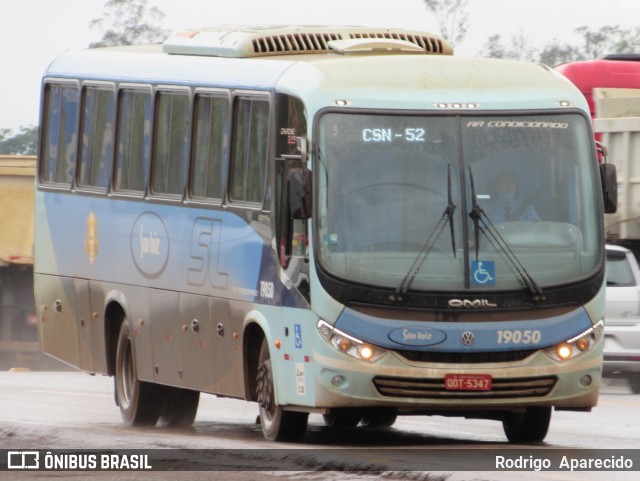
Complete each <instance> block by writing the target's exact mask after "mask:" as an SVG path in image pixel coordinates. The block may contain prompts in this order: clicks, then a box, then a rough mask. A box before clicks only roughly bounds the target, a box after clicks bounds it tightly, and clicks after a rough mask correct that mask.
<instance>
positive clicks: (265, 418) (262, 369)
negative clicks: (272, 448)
mask: <svg viewBox="0 0 640 481" xmlns="http://www.w3.org/2000/svg"><path fill="white" fill-rule="evenodd" d="M256 394H257V397H258V405H259V409H260V425H261V426H262V433H263V434H264V437H265V438H266V439H268V440H269V441H285V442H286V441H289V442H295V441H300V440H301V439H302V438H303V437H304V434H305V432H306V430H307V421H308V418H309V413H302V412H294V411H285V410H284V409H282V406H278V405H277V404H276V402H275V393H274V384H273V370H272V368H271V357H270V354H269V345H268V344H267V340H266V339H263V340H262V345H261V346H260V355H259V357H258V374H257V379H256Z"/></svg>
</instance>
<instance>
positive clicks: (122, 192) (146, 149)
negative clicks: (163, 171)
mask: <svg viewBox="0 0 640 481" xmlns="http://www.w3.org/2000/svg"><path fill="white" fill-rule="evenodd" d="M129 92H135V93H139V94H147V95H148V98H149V102H150V106H149V115H148V117H147V116H146V115H145V122H143V124H144V123H147V124H148V126H149V127H148V128H149V131H148V132H145V131H144V129H145V128H146V127H144V126H143V139H144V141H143V144H142V147H143V160H142V172H141V177H142V189H132V188H129V187H130V185H131V183H130V182H129V183H128V184H127V187H126V188H123V187H120V186H119V185H118V183H119V180H120V177H119V176H118V170H119V167H120V140H121V138H122V131H123V129H124V128H125V127H127V124H123V122H122V116H123V115H126V112H125V109H123V108H122V102H123V96H124V95H125V94H126V93H129ZM153 93H154V92H153V86H151V85H149V84H120V85H119V86H118V95H117V104H116V125H117V129H116V140H115V151H114V160H113V173H112V178H113V181H112V194H113V195H116V196H123V197H136V198H142V197H144V196H145V195H146V192H147V189H148V185H149V166H150V163H151V149H152V145H153V125H152V124H153V118H154V101H153ZM147 142H148V145H146V143H147ZM127 165H129V166H130V165H131V163H129V164H127Z"/></svg>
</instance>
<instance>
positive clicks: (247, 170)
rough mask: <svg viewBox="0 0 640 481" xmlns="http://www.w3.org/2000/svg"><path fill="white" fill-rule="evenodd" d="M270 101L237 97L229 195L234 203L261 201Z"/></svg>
mask: <svg viewBox="0 0 640 481" xmlns="http://www.w3.org/2000/svg"><path fill="white" fill-rule="evenodd" d="M268 134H269V102H268V101H266V100H262V99H258V98H250V97H240V98H238V99H236V102H235V105H234V116H233V147H232V152H231V180H230V192H229V194H230V197H231V200H232V201H233V202H246V203H259V204H262V201H263V199H264V193H265V181H266V178H267V172H266V171H267V149H268V145H269V139H268Z"/></svg>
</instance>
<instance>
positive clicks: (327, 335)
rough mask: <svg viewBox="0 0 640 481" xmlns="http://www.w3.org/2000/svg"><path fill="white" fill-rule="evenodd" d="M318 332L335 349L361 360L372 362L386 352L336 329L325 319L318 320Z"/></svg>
mask: <svg viewBox="0 0 640 481" xmlns="http://www.w3.org/2000/svg"><path fill="white" fill-rule="evenodd" d="M318 332H319V333H320V335H321V336H322V338H323V339H324V340H325V341H327V342H328V343H329V344H331V345H332V346H333V348H334V349H335V350H336V351H340V352H343V353H345V354H347V355H349V356H351V357H355V358H356V359H360V360H361V361H369V362H374V361H377V360H378V359H380V358H381V357H382V356H384V355H385V354H386V353H387V351H386V349H382V348H380V347H377V346H372V345H371V344H367V343H366V342H363V341H361V340H360V339H357V338H355V337H353V336H350V335H349V334H346V333H344V332H342V331H340V330H339V329H336V328H335V327H333V326H332V325H331V324H328V323H326V322H325V321H318Z"/></svg>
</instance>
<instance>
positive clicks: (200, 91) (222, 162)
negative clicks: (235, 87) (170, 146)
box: [187, 88, 233, 206]
mask: <svg viewBox="0 0 640 481" xmlns="http://www.w3.org/2000/svg"><path fill="white" fill-rule="evenodd" d="M203 98H206V99H211V100H212V101H215V100H221V101H224V102H225V103H226V106H225V107H226V108H225V109H224V110H225V118H224V119H223V125H222V129H221V132H220V133H221V139H220V140H221V145H219V146H215V145H214V143H212V142H211V141H209V142H208V145H207V152H208V155H207V158H208V160H209V161H210V162H211V161H213V160H214V159H213V155H215V154H216V153H217V154H219V155H220V158H219V165H216V164H215V163H214V165H213V166H214V167H219V172H218V174H219V176H218V177H216V176H214V177H213V181H216V180H217V181H218V182H219V183H220V184H219V186H218V187H219V195H218V196H216V195H209V193H210V190H209V180H210V179H211V177H210V175H209V173H210V170H209V168H207V169H205V170H206V175H205V177H207V179H208V180H207V181H206V182H205V184H206V185H205V189H204V190H205V192H204V195H199V192H195V189H194V185H195V181H194V178H195V176H197V175H199V173H201V172H200V170H199V169H198V155H197V150H198V148H199V144H198V140H199V138H198V136H199V130H198V127H199V122H198V113H199V110H198V106H199V101H200V99H203ZM192 105H193V107H192V137H191V156H190V163H189V174H188V179H187V186H188V199H189V201H190V202H191V203H194V204H210V205H215V206H220V205H222V204H223V203H224V201H225V198H226V197H227V191H228V185H229V184H228V180H229V168H230V165H229V164H230V156H231V137H232V134H231V125H232V116H233V110H232V109H233V98H232V95H231V91H230V90H228V89H217V88H196V89H195V91H194V95H193V104H192ZM211 107H213V102H212V105H211ZM212 114H213V113H210V115H209V120H211V119H212ZM210 123H211V122H210ZM206 133H207V135H208V136H209V137H208V138H209V139H211V135H212V133H213V132H212V131H211V130H210V129H209V130H208V131H207V132H206ZM214 151H215V152H214Z"/></svg>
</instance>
